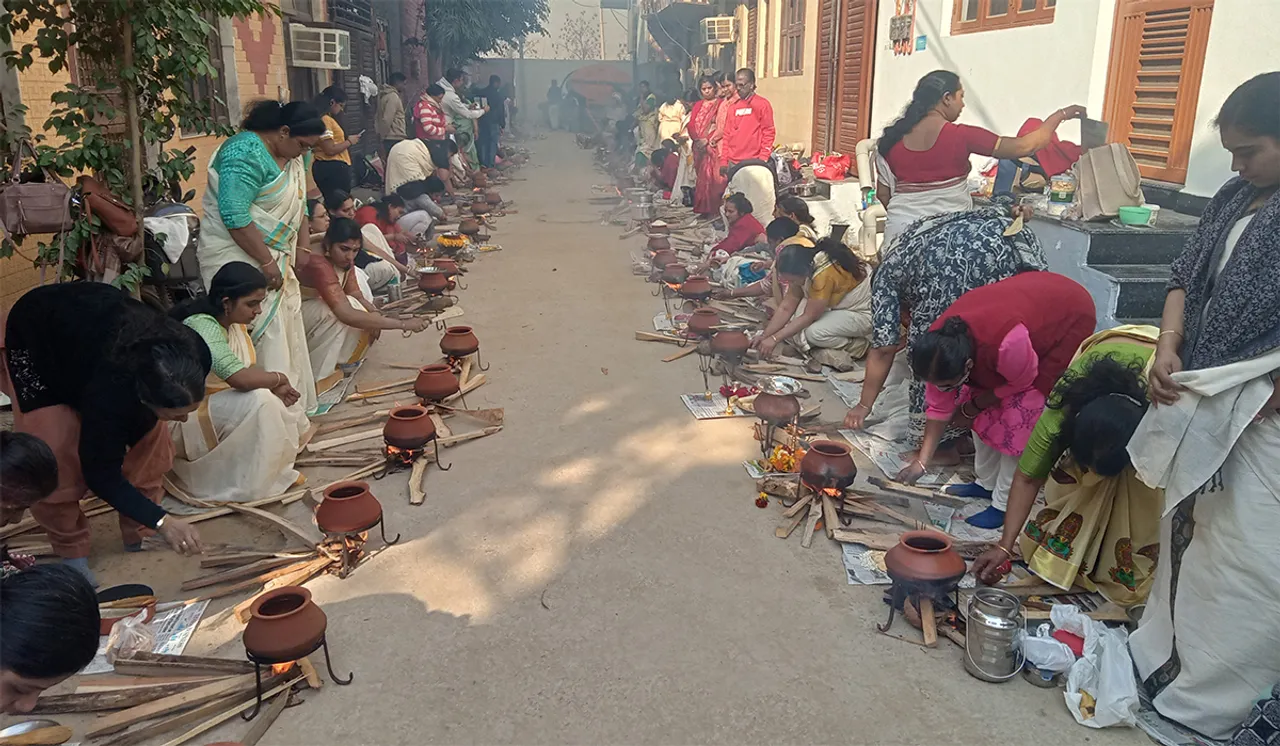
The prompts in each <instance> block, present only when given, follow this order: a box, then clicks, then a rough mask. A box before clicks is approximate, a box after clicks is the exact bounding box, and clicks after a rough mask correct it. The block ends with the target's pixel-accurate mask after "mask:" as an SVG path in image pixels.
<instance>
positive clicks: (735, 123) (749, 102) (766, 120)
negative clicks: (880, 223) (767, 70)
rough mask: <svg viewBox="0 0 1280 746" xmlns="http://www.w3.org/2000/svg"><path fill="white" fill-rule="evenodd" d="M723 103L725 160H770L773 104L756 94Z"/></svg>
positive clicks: (722, 147)
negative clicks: (725, 108)
mask: <svg viewBox="0 0 1280 746" xmlns="http://www.w3.org/2000/svg"><path fill="white" fill-rule="evenodd" d="M726 103H727V104H728V106H729V112H728V115H727V116H726V117H725V133H724V141H723V142H721V144H720V152H721V153H723V155H724V161H725V162H726V163H728V164H730V165H732V164H734V163H737V162H739V161H746V160H750V159H752V158H758V159H760V160H762V161H767V160H769V153H771V152H773V138H774V134H775V133H776V130H775V128H774V126H773V106H772V105H770V104H769V101H768V100H767V99H766V98H765V97H764V96H761V95H759V94H754V95H752V96H751V98H748V99H740V100H738V101H734V102H732V103H728V102H726ZM894 173H895V174H896V173H897V172H896V171H895V172H894Z"/></svg>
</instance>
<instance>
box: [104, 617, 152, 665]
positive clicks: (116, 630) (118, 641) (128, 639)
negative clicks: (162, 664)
mask: <svg viewBox="0 0 1280 746" xmlns="http://www.w3.org/2000/svg"><path fill="white" fill-rule="evenodd" d="M150 618H151V615H150V614H145V615H144V614H141V613H139V614H135V615H133V616H128V617H125V618H124V619H121V620H120V621H118V622H116V623H115V624H114V625H112V627H111V636H110V637H108V638H107V662H108V663H111V664H114V663H115V662H116V659H117V658H128V657H130V656H132V655H133V654H134V653H139V652H142V653H150V652H151V651H152V650H153V649H154V648H155V646H156V631H155V630H153V629H151V627H149V626H147V621H149V620H150ZM144 620H146V621H144Z"/></svg>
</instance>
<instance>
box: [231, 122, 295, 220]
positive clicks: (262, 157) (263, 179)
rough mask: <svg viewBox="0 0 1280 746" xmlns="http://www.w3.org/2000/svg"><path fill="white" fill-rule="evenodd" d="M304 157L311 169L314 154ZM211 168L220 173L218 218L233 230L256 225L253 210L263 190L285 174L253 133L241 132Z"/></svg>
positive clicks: (233, 138)
mask: <svg viewBox="0 0 1280 746" xmlns="http://www.w3.org/2000/svg"><path fill="white" fill-rule="evenodd" d="M300 157H301V158H302V159H303V165H304V166H305V167H306V168H307V169H308V170H310V168H311V152H310V151H308V152H306V153H304V154H303V155H302V156H300ZM209 167H210V168H211V169H213V170H214V171H217V172H218V215H219V216H220V217H221V218H222V224H223V225H225V226H226V227H227V228H229V229H232V230H234V229H236V228H243V227H245V226H246V225H249V224H250V223H252V222H253V217H252V216H251V215H250V214H249V207H250V206H251V205H252V204H253V203H254V201H255V200H256V199H258V195H259V194H260V193H261V192H262V189H263V188H264V187H265V186H267V185H268V184H270V183H271V182H273V181H275V180H276V179H277V178H279V176H280V173H281V171H280V166H279V165H278V164H277V163H276V159H275V156H273V155H271V151H270V150H267V146H266V143H264V142H263V141H262V138H261V137H258V135H257V134H255V133H253V132H241V133H239V134H237V135H233V136H232V137H231V138H229V139H228V140H227V141H226V142H224V143H223V144H222V147H220V148H218V154H217V155H216V156H215V157H214V159H213V163H211V164H209Z"/></svg>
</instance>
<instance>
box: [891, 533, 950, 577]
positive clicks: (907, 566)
mask: <svg viewBox="0 0 1280 746" xmlns="http://www.w3.org/2000/svg"><path fill="white" fill-rule="evenodd" d="M884 566H885V569H886V570H888V572H889V577H891V578H893V579H894V580H896V581H917V582H921V581H927V582H941V581H949V580H956V581H958V580H960V578H962V577H963V576H964V573H965V565H964V559H963V558H962V557H961V556H960V554H959V553H958V552H956V550H955V547H954V546H952V543H951V537H950V536H947V535H946V534H944V533H941V532H939V531H930V530H928V529H925V530H922V531H907V532H906V533H904V534H903V535H902V538H900V539H899V540H898V543H897V545H896V546H894V547H893V548H892V549H890V550H889V551H888V552H885V555H884Z"/></svg>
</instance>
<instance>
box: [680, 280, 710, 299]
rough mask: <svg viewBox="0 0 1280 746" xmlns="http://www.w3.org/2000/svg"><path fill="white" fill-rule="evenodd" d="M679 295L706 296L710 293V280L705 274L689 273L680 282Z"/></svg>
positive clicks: (700, 297)
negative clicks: (689, 274) (688, 275)
mask: <svg viewBox="0 0 1280 746" xmlns="http://www.w3.org/2000/svg"><path fill="white" fill-rule="evenodd" d="M680 295H681V296H682V297H685V298H694V299H702V298H706V297H707V296H709V295H711V280H709V279H707V276H706V275H691V276H690V277H689V278H688V279H687V280H685V281H684V282H682V283H681V284H680Z"/></svg>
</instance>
